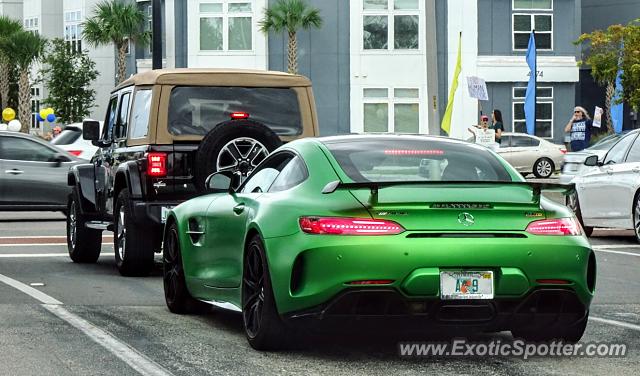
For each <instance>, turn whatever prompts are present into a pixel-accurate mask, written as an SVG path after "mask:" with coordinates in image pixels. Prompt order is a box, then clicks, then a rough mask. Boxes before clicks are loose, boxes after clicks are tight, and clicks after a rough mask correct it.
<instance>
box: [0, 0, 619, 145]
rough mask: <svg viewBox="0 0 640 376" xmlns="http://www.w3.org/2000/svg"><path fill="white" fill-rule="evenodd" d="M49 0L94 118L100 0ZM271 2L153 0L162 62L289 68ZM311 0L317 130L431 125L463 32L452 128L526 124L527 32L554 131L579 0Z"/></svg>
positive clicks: (108, 67) (101, 62)
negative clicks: (82, 70) (493, 122)
mask: <svg viewBox="0 0 640 376" xmlns="http://www.w3.org/2000/svg"><path fill="white" fill-rule="evenodd" d="M24 1H25V4H26V3H27V2H28V1H31V2H34V1H33V0H24ZM54 1H62V7H61V8H62V9H61V16H60V21H59V25H58V27H57V30H58V32H59V33H62V34H63V36H64V38H65V39H66V40H67V41H68V42H69V43H70V44H72V45H73V46H76V48H87V49H88V51H89V54H90V56H91V57H92V58H93V59H94V60H95V61H96V63H97V64H98V70H99V71H100V78H99V79H98V82H97V83H96V85H95V87H96V90H97V93H98V95H97V98H96V103H97V107H96V109H95V111H94V115H93V117H95V118H102V117H103V113H104V108H103V106H104V105H105V103H107V96H108V95H109V92H110V90H111V89H112V88H113V86H114V83H115V51H114V48H112V47H103V48H98V49H95V48H90V47H89V46H87V45H86V43H84V42H83V41H82V37H81V35H82V33H81V31H82V22H83V21H84V20H85V19H86V18H87V17H90V16H91V14H92V13H93V9H94V7H95V4H96V3H97V1H98V0H54ZM129 1H133V0H129ZM276 1H277V0H162V1H161V3H162V10H161V17H162V20H161V23H162V25H163V35H162V40H163V65H164V66H166V67H234V68H250V69H272V70H286V62H287V55H286V48H287V36H286V33H281V34H275V33H269V34H268V35H265V34H264V33H262V32H261V31H260V30H259V22H260V20H261V19H262V17H263V14H264V9H265V8H266V7H268V6H271V5H273V4H274V3H275V2H276ZM620 1H621V0H620ZM625 1H626V0H625ZM14 2H15V1H14ZM308 2H309V3H310V4H311V5H312V6H314V7H317V8H319V9H320V11H321V15H322V18H323V20H324V25H323V27H322V28H321V29H319V30H310V31H300V32H299V33H298V48H299V71H300V73H301V74H304V75H306V76H308V77H309V78H311V80H312V81H313V84H314V93H315V97H316V101H317V107H318V116H319V120H320V126H321V133H322V134H336V133H349V132H407V133H423V134H426V133H429V134H440V133H441V131H440V118H441V116H442V114H443V112H444V110H445V107H446V104H447V99H448V93H449V88H450V85H451V83H452V79H453V72H454V68H455V62H456V56H457V53H458V40H459V36H460V35H462V37H461V38H462V48H461V55H462V73H461V75H460V86H459V89H458V91H457V93H456V96H455V100H454V112H453V119H452V129H451V136H454V137H459V138H465V137H466V136H467V130H466V129H467V128H468V127H469V126H470V125H472V124H476V123H477V121H478V117H479V115H480V111H483V112H484V113H490V112H491V111H492V110H493V109H500V110H501V111H502V113H503V116H504V120H505V127H506V129H507V130H509V131H511V130H514V131H523V130H524V111H523V102H524V87H526V82H527V81H528V74H529V69H528V67H527V65H526V63H525V57H524V55H525V52H526V47H527V42H528V39H529V35H530V33H531V31H532V30H534V29H535V31H536V41H537V45H538V72H536V74H537V75H538V106H537V108H538V110H537V111H538V117H537V126H536V133H537V134H538V135H539V136H542V137H545V138H548V139H551V140H553V141H555V142H559V141H561V140H562V138H563V136H564V132H563V128H564V125H565V124H566V122H567V121H568V119H569V117H570V116H571V115H572V108H573V106H574V104H575V98H576V85H577V83H578V81H579V77H580V74H579V69H578V66H577V59H578V58H579V53H580V49H579V47H577V46H575V45H574V44H573V41H574V40H575V39H576V38H577V37H578V36H579V34H580V32H581V30H583V23H584V22H583V21H582V20H583V15H582V9H583V7H582V5H583V1H582V0H455V1H452V0H449V1H445V0H349V1H345V0H308ZM584 2H585V3H588V1H587V0H584ZM621 2H622V1H621ZM4 3H8V2H7V1H4V2H3V1H1V0H0V7H1V6H2V5H3V4H4ZM136 3H137V4H138V7H139V8H140V9H141V10H143V11H144V12H145V13H147V14H148V15H149V17H150V20H149V21H148V23H147V25H145V27H146V28H147V29H149V30H150V29H151V25H152V22H153V21H155V20H153V19H151V17H152V12H151V9H152V8H151V3H152V1H151V0H136ZM25 9H26V6H25ZM32 13H33V12H31V10H30V13H29V15H31V14H32ZM26 14H27V12H26V10H25V16H24V17H23V18H24V19H25V20H26V19H27V17H26ZM41 32H42V31H41ZM54 34H55V33H54ZM45 36H47V37H50V35H47V34H46V33H45ZM151 53H152V50H151V46H135V47H132V48H130V54H129V56H128V66H129V72H128V74H133V73H135V72H140V71H143V70H147V69H150V68H151ZM469 76H478V77H481V78H484V79H485V81H486V82H487V87H488V92H489V100H488V101H483V102H478V101H477V100H475V99H473V98H471V97H470V96H469V94H468V92H467V85H466V78H467V77H469Z"/></svg>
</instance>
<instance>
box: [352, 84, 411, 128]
mask: <svg viewBox="0 0 640 376" xmlns="http://www.w3.org/2000/svg"><path fill="white" fill-rule="evenodd" d="M362 94H363V111H364V131H365V132H376V133H386V132H392V133H419V131H420V90H419V89H416V88H366V89H364V90H363V93H362Z"/></svg>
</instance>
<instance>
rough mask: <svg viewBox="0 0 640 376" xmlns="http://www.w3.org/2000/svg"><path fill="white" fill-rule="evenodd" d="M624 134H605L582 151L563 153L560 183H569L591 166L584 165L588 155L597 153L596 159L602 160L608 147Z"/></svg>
mask: <svg viewBox="0 0 640 376" xmlns="http://www.w3.org/2000/svg"><path fill="white" fill-rule="evenodd" d="M624 134H626V133H623V134H612V135H609V136H606V137H604V138H602V139H601V140H599V141H598V142H597V143H595V144H593V145H591V146H590V147H588V148H586V149H584V150H582V151H578V152H570V153H567V154H565V156H564V160H563V161H562V173H561V174H560V183H561V184H570V183H572V182H573V178H575V177H576V176H577V175H582V174H583V173H584V172H585V171H587V170H589V169H590V168H592V167H588V166H585V165H584V161H585V159H587V157H588V156H590V155H597V156H598V159H600V160H602V159H603V158H604V156H605V155H606V154H607V152H608V151H609V149H611V147H612V146H613V145H615V144H616V142H618V140H620V137H622V136H623V135H624Z"/></svg>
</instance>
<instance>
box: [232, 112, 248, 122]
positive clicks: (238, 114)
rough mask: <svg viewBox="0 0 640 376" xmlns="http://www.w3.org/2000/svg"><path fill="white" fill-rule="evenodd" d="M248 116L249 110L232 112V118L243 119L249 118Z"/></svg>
mask: <svg viewBox="0 0 640 376" xmlns="http://www.w3.org/2000/svg"><path fill="white" fill-rule="evenodd" d="M248 118H249V113H248V112H232V113H231V119H232V120H242V119H248Z"/></svg>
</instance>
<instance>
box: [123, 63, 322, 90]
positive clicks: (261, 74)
mask: <svg viewBox="0 0 640 376" xmlns="http://www.w3.org/2000/svg"><path fill="white" fill-rule="evenodd" d="M155 84H158V85H180V86H185V85H190V86H255V87H305V86H311V81H310V80H309V79H308V78H306V77H304V76H300V75H294V74H289V73H284V72H276V71H263V70H249V69H209V68H207V69H204V68H178V69H157V70H150V71H147V72H143V73H138V74H136V75H134V76H132V77H131V78H129V79H127V80H126V81H124V82H123V83H121V84H120V85H118V87H116V88H115V89H114V91H117V90H119V89H121V88H123V87H127V86H131V85H155Z"/></svg>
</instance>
